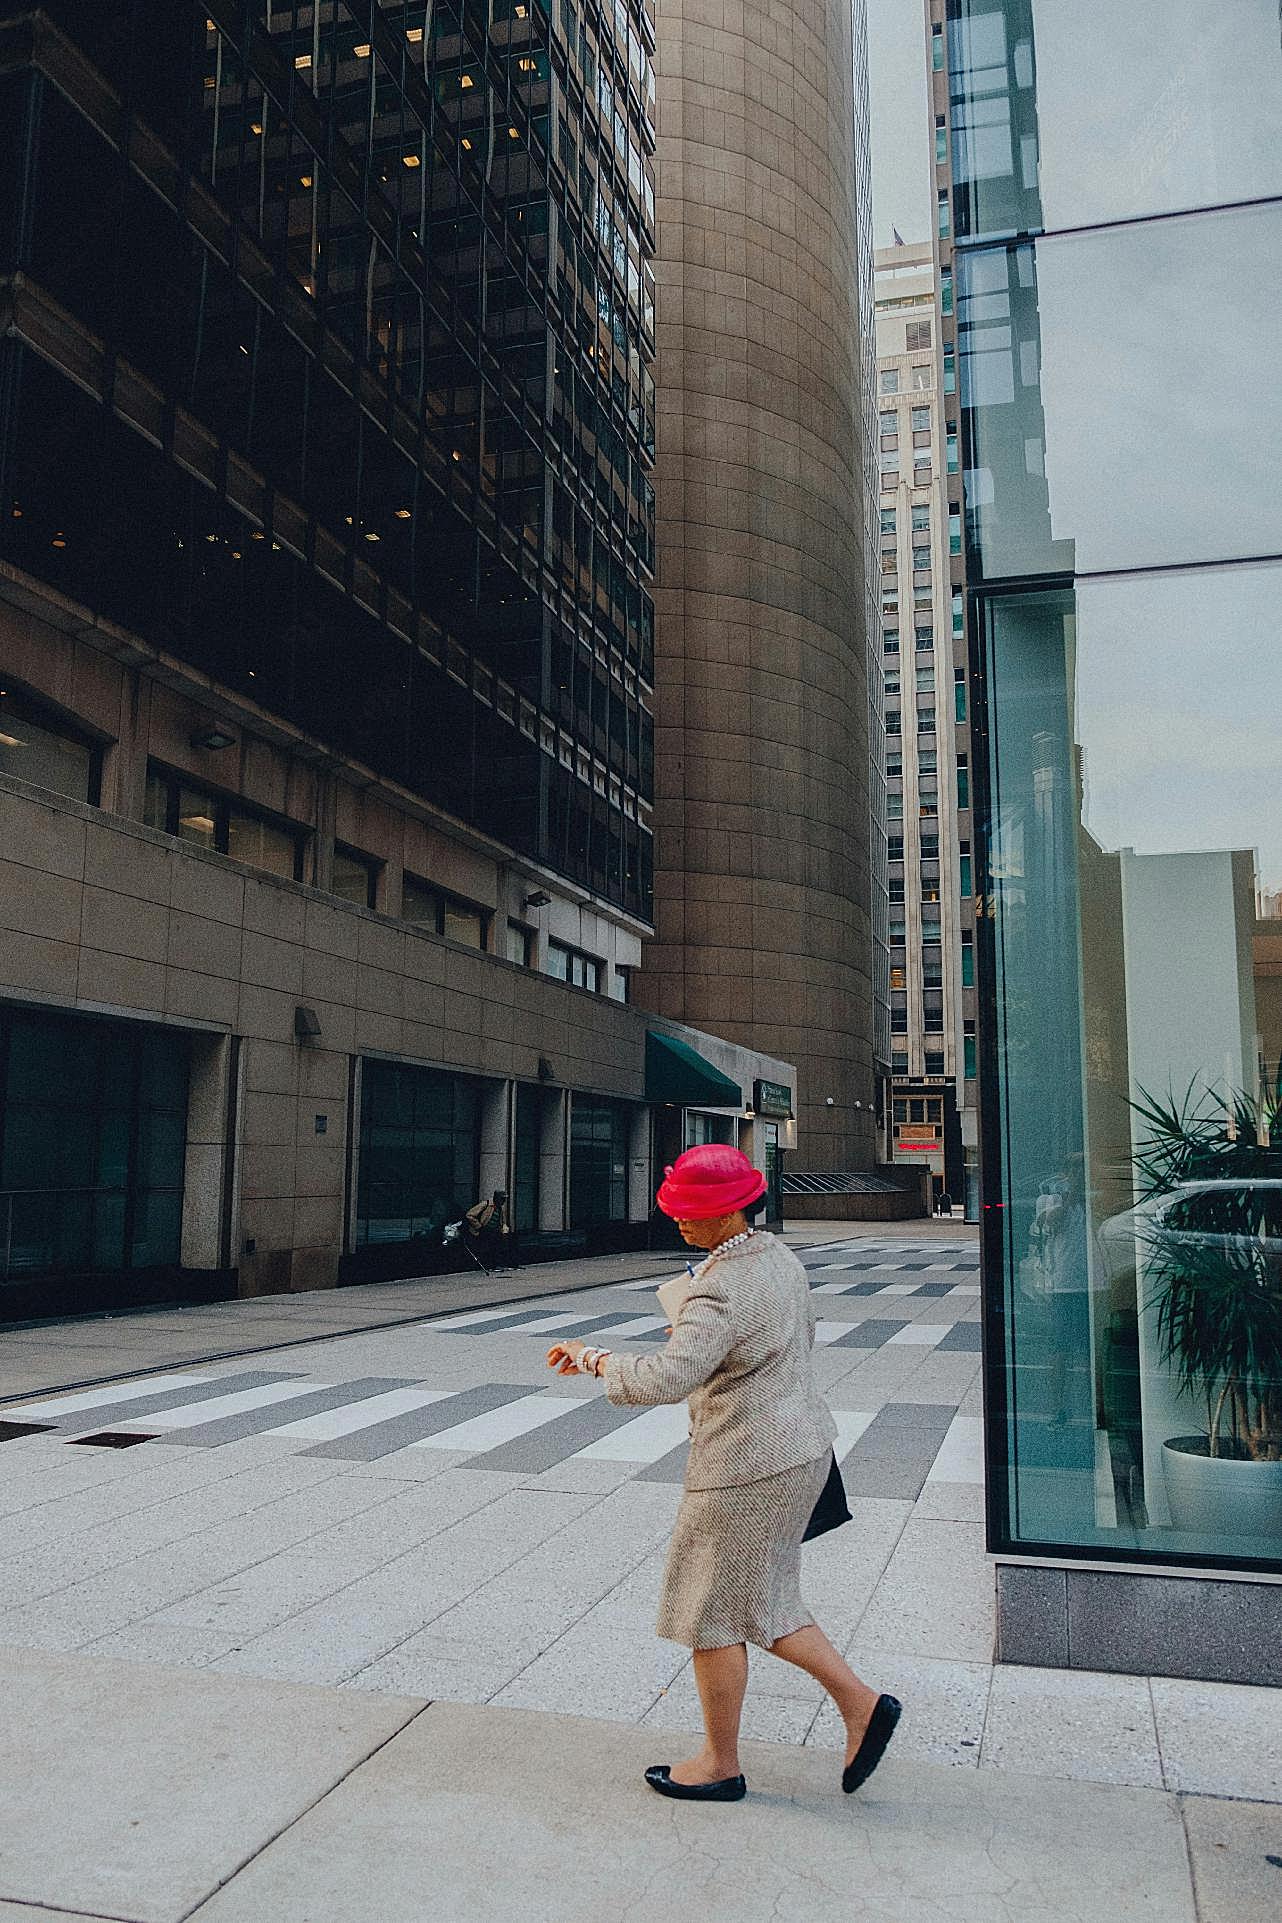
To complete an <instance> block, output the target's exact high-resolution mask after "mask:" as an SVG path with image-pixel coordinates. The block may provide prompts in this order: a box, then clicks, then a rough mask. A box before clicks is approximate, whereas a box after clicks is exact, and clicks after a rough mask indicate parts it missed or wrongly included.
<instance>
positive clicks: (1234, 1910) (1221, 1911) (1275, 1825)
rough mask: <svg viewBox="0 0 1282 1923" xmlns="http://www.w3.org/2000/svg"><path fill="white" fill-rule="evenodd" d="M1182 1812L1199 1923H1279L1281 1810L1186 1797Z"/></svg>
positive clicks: (1281, 1905)
mask: <svg viewBox="0 0 1282 1923" xmlns="http://www.w3.org/2000/svg"><path fill="white" fill-rule="evenodd" d="M1181 1809H1182V1814H1183V1817H1184V1828H1185V1832H1186V1834H1187V1836H1188V1842H1189V1856H1190V1858H1191V1859H1192V1863H1193V1883H1194V1892H1195V1895H1196V1898H1197V1914H1198V1923H1278V1918H1279V1916H1282V1810H1279V1809H1278V1808H1277V1806H1276V1805H1275V1804H1270V1803H1239V1802H1227V1801H1225V1800H1224V1799H1222V1798H1220V1797H1215V1796H1186V1797H1184V1798H1183V1799H1182V1802H1181Z"/></svg>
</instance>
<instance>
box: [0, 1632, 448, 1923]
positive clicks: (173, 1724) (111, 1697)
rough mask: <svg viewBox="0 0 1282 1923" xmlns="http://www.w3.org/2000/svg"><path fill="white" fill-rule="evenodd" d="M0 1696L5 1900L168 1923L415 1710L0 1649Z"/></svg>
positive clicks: (0, 1891)
mask: <svg viewBox="0 0 1282 1923" xmlns="http://www.w3.org/2000/svg"><path fill="white" fill-rule="evenodd" d="M0 1702H3V1704H4V1724H5V1730H4V1747H3V1753H2V1754H0V1897H2V1898H4V1899H5V1900H6V1901H9V1902H14V1903H19V1904H23V1903H25V1904H32V1903H35V1904H37V1905H38V1904H41V1903H44V1904H46V1905H49V1906H51V1907H53V1908H56V1909H62V1910H72V1911H81V1912H88V1913H89V1914H91V1915H99V1914H103V1915H107V1916H111V1917H126V1918H129V1919H130V1923H133V1920H134V1919H137V1923H176V1920H177V1919H178V1918H180V1917H182V1916H184V1915H185V1914H186V1912H187V1911H188V1910H190V1908H191V1907H192V1905H193V1904H195V1903H197V1902H198V1901H199V1900H200V1899H201V1898H202V1897H205V1896H208V1895H209V1893H210V1891H211V1890H213V1889H214V1888H216V1887H217V1885H218V1884H219V1883H220V1882H222V1881H223V1880H224V1879H225V1878H226V1877H229V1876H231V1875H233V1874H234V1873H235V1871H236V1870H237V1869H238V1867H239V1866H240V1864H241V1863H243V1862H244V1861H245V1860H246V1858H247V1857H249V1856H252V1855H253V1854H254V1853H255V1852H256V1851H258V1850H260V1849H262V1848H263V1846H264V1845H265V1844H266V1843H268V1842H269V1841H270V1840H271V1839H272V1838H273V1837H274V1836H276V1835H278V1834H279V1832H280V1831H281V1830H282V1829H283V1828H284V1827H285V1826H286V1825H287V1824H289V1823H292V1822H293V1821H294V1820H295V1819H296V1818H297V1817H299V1816H300V1815H302V1813H303V1812H304V1811H305V1810H307V1809H308V1808H310V1807H311V1805H312V1804H313V1803H315V1802H316V1800H317V1799H318V1798H319V1797H322V1796H324V1795H325V1794H326V1793H327V1792H328V1791H329V1790H330V1789H332V1788H333V1787H334V1785H335V1784H336V1783H337V1782H339V1781H340V1780H341V1778H342V1777H343V1776H345V1775H346V1774H347V1773H348V1771H350V1770H352V1769H354V1768H355V1767H356V1766H357V1765H358V1764H360V1763H361V1762H363V1761H364V1759H365V1758H366V1757H368V1756H369V1755H370V1754H371V1753H372V1752H373V1751H374V1750H376V1749H377V1748H378V1747H379V1746H380V1745H381V1744H383V1743H385V1742H386V1741H387V1740H388V1738H389V1737H391V1736H392V1735H394V1734H395V1732H396V1731H397V1730H399V1729H401V1728H403V1727H404V1725H405V1724H406V1722H407V1721H408V1720H409V1718H410V1717H412V1716H413V1715H415V1714H416V1713H417V1712H418V1710H419V1708H420V1705H419V1704H417V1703H414V1702H408V1703H407V1702H404V1701H402V1700H399V1699H397V1698H393V1697H387V1696H358V1695H355V1694H346V1695H337V1694H334V1693H331V1692H329V1691H327V1690H315V1689H303V1688H281V1687H279V1686H278V1685H276V1684H273V1683H263V1682H259V1681H255V1682H253V1683H245V1682H243V1681H241V1680H239V1679H234V1678H231V1677H225V1676H210V1675H199V1674H196V1673H195V1672H192V1671H189V1670H173V1669H163V1668H153V1667H149V1666H146V1667H145V1666H143V1665H140V1664H135V1663H122V1662H106V1661H94V1660H91V1659H89V1658H86V1657H78V1656H66V1655H47V1654H42V1653H39V1652H36V1651H33V1650H30V1649H11V1648H7V1647H6V1648H0ZM335 1923H339V1919H338V1918H337V1917H336V1918H335Z"/></svg>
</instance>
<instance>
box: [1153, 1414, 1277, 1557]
mask: <svg viewBox="0 0 1282 1923" xmlns="http://www.w3.org/2000/svg"><path fill="white" fill-rule="evenodd" d="M1195 1442H1196V1443H1201V1444H1202V1446H1203V1447H1205V1439H1204V1438H1203V1437H1201V1436H1173V1437H1172V1438H1171V1440H1170V1441H1169V1442H1164V1443H1163V1444H1162V1471H1163V1474H1164V1475H1165V1478H1166V1493H1167V1496H1168V1497H1169V1499H1170V1504H1171V1521H1172V1522H1173V1523H1174V1525H1175V1527H1176V1528H1177V1529H1188V1530H1190V1531H1192V1532H1194V1533H1195V1534H1197V1535H1199V1536H1204V1537H1208V1538H1209V1539H1210V1540H1211V1541H1212V1542H1214V1541H1215V1539H1216V1538H1217V1537H1224V1536H1236V1537H1241V1538H1244V1539H1245V1540H1247V1541H1250V1540H1253V1539H1254V1540H1260V1539H1266V1540H1271V1539H1278V1538H1282V1462H1238V1461H1236V1460H1235V1459H1234V1458H1232V1457H1227V1456H1209V1455H1197V1454H1194V1453H1192V1449H1191V1445H1192V1444H1193V1443H1195ZM1181 1445H1182V1446H1181Z"/></svg>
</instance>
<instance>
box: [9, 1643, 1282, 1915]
mask: <svg viewBox="0 0 1282 1923" xmlns="http://www.w3.org/2000/svg"><path fill="white" fill-rule="evenodd" d="M599 1681H600V1688H601V1692H602V1696H603V1699H604V1700H606V1701H608V1695H609V1688H610V1682H609V1677H608V1675H604V1674H603V1675H602V1676H601V1677H600V1679H599ZM0 1699H2V1700H3V1701H4V1703H5V1705H6V1711H7V1714H6V1731H5V1734H6V1741H5V1744H4V1752H3V1758H2V1759H0V1923H37V1920H38V1919H43V1923H54V1918H55V1917H56V1916H65V1915H67V1914H68V1913H70V1914H72V1915H75V1916H79V1917H80V1918H82V1919H84V1920H85V1923H104V1920H106V1919H110V1920H111V1923H120V1920H123V1923H184V1920H185V1919H189V1918H190V1919H193V1923H427V1920H428V1919H438V1918H439V1919H441V1920H442V1923H506V1919H509V1918H511V1919H517V1918H519V1919H521V1923H603V1919H606V1918H610V1919H618V1923H624V1919H628V1918H640V1917H645V1916H651V1915H655V1914H672V1913H676V1914H682V1913H684V1914H686V1915H688V1916H690V1917H692V1918H697V1919H699V1923H863V1920H864V1919H867V1923H945V1919H947V1920H948V1923H1276V1919H1277V1916H1278V1914H1279V1906H1280V1905H1282V1868H1280V1867H1278V1861H1279V1858H1282V1813H1280V1812H1279V1810H1278V1808H1277V1807H1276V1806H1267V1805H1261V1804H1255V1803H1250V1802H1239V1801H1230V1800H1221V1799H1216V1798H1212V1797H1191V1796H1182V1795H1178V1794H1173V1793H1171V1792H1169V1791H1159V1790H1147V1789H1136V1788H1124V1787H1116V1786H1114V1787H1105V1786H1102V1785H1097V1784H1085V1783H1069V1782H1062V1781H1061V1782H1055V1783H1053V1784H1052V1783H1051V1782H1048V1781H1046V1780H1045V1779H1043V1778H1040V1777H1037V1776H1033V1775H1028V1774H1025V1773H1023V1772H1021V1771H1016V1770H1008V1771H1000V1772H999V1771H991V1772H981V1771H969V1770H958V1769H948V1768H943V1767H938V1766H931V1765H928V1764H922V1763H916V1762H908V1761H904V1760H902V1759H899V1758H895V1757H894V1754H893V1751H892V1755H891V1757H890V1758H889V1759H888V1760H887V1762H886V1763H885V1764H884V1765H883V1767H882V1769H881V1770H880V1771H879V1772H878V1774H877V1776H876V1778H875V1779H874V1781H873V1782H872V1783H870V1784H869V1785H868V1786H867V1787H866V1789H865V1790H864V1791H863V1792H862V1793H861V1794H860V1795H859V1796H857V1797H854V1798H847V1797H843V1796H842V1795H841V1793H840V1790H839V1788H838V1785H837V1780H836V1779H837V1773H838V1771H837V1759H836V1758H835V1757H834V1756H833V1755H832V1754H830V1753H825V1752H812V1751H805V1750H801V1749H798V1748H796V1747H789V1746H776V1745H770V1744H761V1743H754V1744H750V1745H748V1746H747V1750H746V1754H745V1767H746V1771H747V1773H748V1777H749V1783H750V1794H749V1797H748V1799H747V1801H746V1802H744V1803H741V1804H738V1805H731V1806H725V1805H723V1806H720V1807H715V1806H714V1807H709V1808H702V1809H700V1808H692V1807H687V1806H684V1805H681V1804H676V1803H672V1802H665V1801H661V1800H660V1799H658V1798H656V1797H655V1796H654V1795H653V1794H652V1793H651V1792H650V1791H648V1790H647V1789H646V1788H645V1786H644V1784H643V1783H642V1782H641V1780H640V1776H641V1771H642V1769H643V1768H644V1766H645V1765H646V1764H647V1763H650V1762H654V1761H664V1760H669V1753H668V1749H669V1746H665V1742H664V1740H663V1739H662V1738H658V1737H656V1735H655V1734H654V1733H653V1732H651V1731H642V1730H637V1729H635V1728H631V1727H626V1726H623V1725H620V1724H616V1723H613V1722H609V1721H605V1720H600V1719H590V1720H589V1719H585V1718H577V1717H571V1716H559V1715H550V1714H546V1713H537V1712H527V1711H520V1710H503V1709H497V1708H492V1707H490V1708H476V1707H470V1706H461V1705H454V1704H440V1703H437V1704H427V1703H425V1702H423V1701H422V1700H419V1699H415V1698H409V1697H395V1696H381V1697H380V1696H370V1695H365V1694H361V1693H359V1692H355V1691H341V1690H325V1689H316V1688H308V1687H305V1686H298V1685H288V1684H280V1683H271V1682H265V1681H259V1680H249V1679H244V1678H238V1677H230V1676H215V1675H210V1674H207V1673H199V1672H194V1671H190V1670H183V1671H179V1670H173V1669H167V1668H159V1667H153V1666H150V1665H142V1664H129V1663H122V1662H111V1661H102V1660H94V1659H92V1658H88V1657H83V1656H71V1657H69V1656H61V1655H53V1654H50V1653H46V1652H37V1651H32V1650H0Z"/></svg>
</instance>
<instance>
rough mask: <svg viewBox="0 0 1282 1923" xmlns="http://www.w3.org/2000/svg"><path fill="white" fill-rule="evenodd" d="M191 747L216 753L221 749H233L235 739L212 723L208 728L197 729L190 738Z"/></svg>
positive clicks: (224, 729) (232, 735)
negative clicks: (208, 749)
mask: <svg viewBox="0 0 1282 1923" xmlns="http://www.w3.org/2000/svg"><path fill="white" fill-rule="evenodd" d="M191 745H192V747H193V748H210V749H212V750H213V751H214V753H217V752H218V751H219V750H220V749H222V748H234V747H235V746H236V737H235V735H234V734H228V732H227V730H226V728H220V727H219V726H218V725H217V723H214V724H213V725H212V726H210V727H208V728H197V729H196V730H195V732H194V733H193V735H192V737H191Z"/></svg>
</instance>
